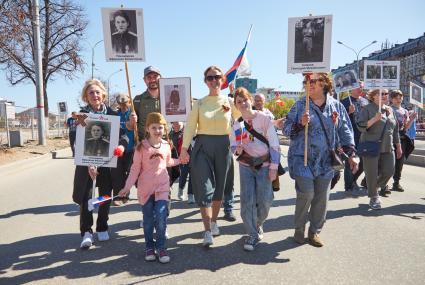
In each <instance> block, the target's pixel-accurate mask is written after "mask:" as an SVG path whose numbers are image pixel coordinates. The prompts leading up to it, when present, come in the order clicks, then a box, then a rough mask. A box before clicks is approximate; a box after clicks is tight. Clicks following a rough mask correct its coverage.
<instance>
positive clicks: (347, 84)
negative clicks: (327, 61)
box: [333, 70, 360, 93]
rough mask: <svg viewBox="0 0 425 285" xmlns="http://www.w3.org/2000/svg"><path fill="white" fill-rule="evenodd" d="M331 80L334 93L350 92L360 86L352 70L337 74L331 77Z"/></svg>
mask: <svg viewBox="0 0 425 285" xmlns="http://www.w3.org/2000/svg"><path fill="white" fill-rule="evenodd" d="M333 80H334V86H335V92H336V93H340V92H343V91H348V90H352V89H355V88H358V87H359V86H360V84H359V82H358V80H357V76H356V72H355V71H354V70H347V71H342V72H338V73H336V74H334V75H333Z"/></svg>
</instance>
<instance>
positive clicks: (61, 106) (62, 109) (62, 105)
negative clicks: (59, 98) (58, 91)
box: [58, 102, 68, 114]
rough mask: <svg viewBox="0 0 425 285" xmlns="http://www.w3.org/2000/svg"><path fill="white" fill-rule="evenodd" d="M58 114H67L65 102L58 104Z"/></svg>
mask: <svg viewBox="0 0 425 285" xmlns="http://www.w3.org/2000/svg"><path fill="white" fill-rule="evenodd" d="M58 111H59V114H68V108H67V104H66V102H58Z"/></svg>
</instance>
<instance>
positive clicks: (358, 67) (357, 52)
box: [337, 41, 377, 79]
mask: <svg viewBox="0 0 425 285" xmlns="http://www.w3.org/2000/svg"><path fill="white" fill-rule="evenodd" d="M337 43H339V44H340V45H343V46H345V47H346V48H348V49H350V50H352V51H353V52H354V53H355V54H356V64H357V77H358V78H359V79H360V63H359V55H360V53H361V52H362V51H363V50H364V49H365V48H367V47H369V46H371V45H373V44H376V43H377V41H373V42H371V43H369V44H368V45H366V46H365V47H363V48H361V49H360V50H359V51H356V50H355V49H353V48H352V47H350V46H347V45H346V44H344V43H343V42H341V41H337Z"/></svg>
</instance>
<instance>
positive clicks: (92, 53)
mask: <svg viewBox="0 0 425 285" xmlns="http://www.w3.org/2000/svg"><path fill="white" fill-rule="evenodd" d="M101 42H103V40H100V41H98V42H97V43H95V44H94V46H92V47H91V79H93V69H94V48H95V47H96V46H97V45H98V44H100V43H101Z"/></svg>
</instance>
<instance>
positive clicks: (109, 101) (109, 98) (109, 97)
mask: <svg viewBox="0 0 425 285" xmlns="http://www.w3.org/2000/svg"><path fill="white" fill-rule="evenodd" d="M121 71H122V68H120V69H119V70H117V71H115V72H112V73H111V75H109V76H108V79H107V82H108V105H109V106H110V105H111V96H110V94H109V86H110V79H111V77H112V76H113V75H115V74H117V73H119V72H121Z"/></svg>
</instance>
